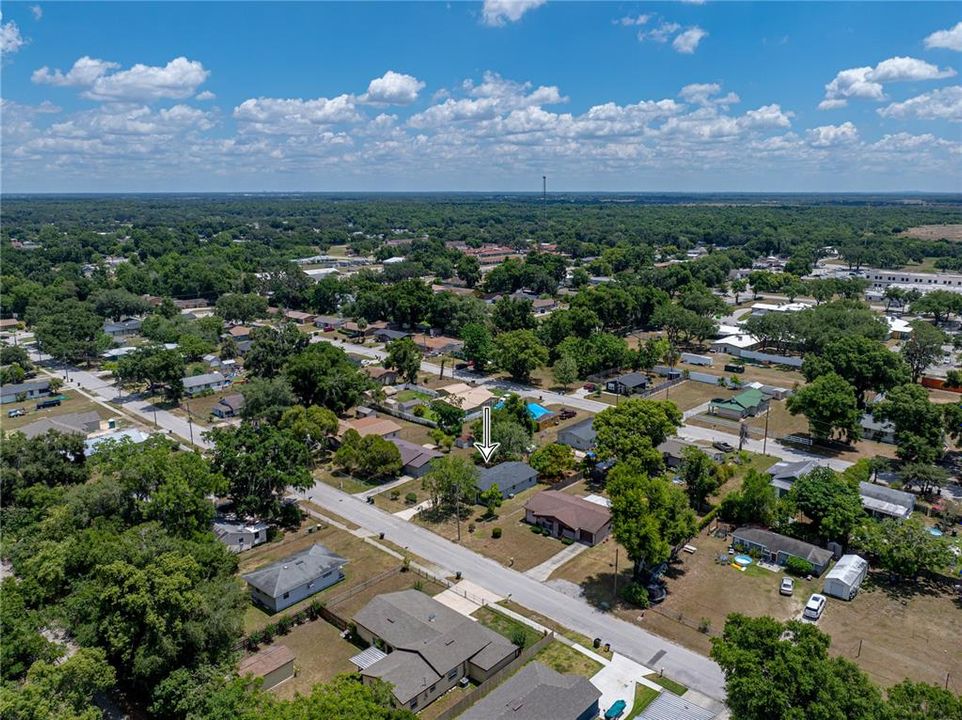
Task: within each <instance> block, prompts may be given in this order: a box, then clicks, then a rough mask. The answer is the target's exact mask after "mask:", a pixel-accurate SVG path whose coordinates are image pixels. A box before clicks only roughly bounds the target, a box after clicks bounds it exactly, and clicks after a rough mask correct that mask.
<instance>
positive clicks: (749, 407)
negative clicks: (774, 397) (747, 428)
mask: <svg viewBox="0 0 962 720" xmlns="http://www.w3.org/2000/svg"><path fill="white" fill-rule="evenodd" d="M770 401H771V398H770V397H768V396H767V395H766V394H765V393H763V392H762V391H761V390H758V389H757V388H748V389H747V390H742V391H741V392H740V393H738V394H737V395H736V396H735V397H733V398H730V399H728V400H722V399H720V398H716V399H714V400H712V401H711V402H710V403H709V404H708V412H709V414H711V415H718V416H720V417H725V418H731V419H733V420H741V419H742V418H746V417H754V416H756V415H759V414H761V413H763V412H765V411H766V410H768V404H769V402H770Z"/></svg>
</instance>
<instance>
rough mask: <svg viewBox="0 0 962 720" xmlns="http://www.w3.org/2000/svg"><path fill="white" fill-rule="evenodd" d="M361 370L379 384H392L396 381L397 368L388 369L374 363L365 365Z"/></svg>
mask: <svg viewBox="0 0 962 720" xmlns="http://www.w3.org/2000/svg"><path fill="white" fill-rule="evenodd" d="M363 372H364V373H365V374H366V375H367V376H368V377H369V378H371V380H374V381H376V382H378V383H380V384H381V385H394V383H396V382H397V370H390V369H388V368H384V367H378V366H376V365H367V366H366V367H364V369H363Z"/></svg>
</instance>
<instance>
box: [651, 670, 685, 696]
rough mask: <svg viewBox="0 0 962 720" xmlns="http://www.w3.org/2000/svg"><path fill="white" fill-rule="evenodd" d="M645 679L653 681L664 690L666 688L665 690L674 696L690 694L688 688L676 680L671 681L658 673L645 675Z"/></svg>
mask: <svg viewBox="0 0 962 720" xmlns="http://www.w3.org/2000/svg"><path fill="white" fill-rule="evenodd" d="M645 679H646V680H651V681H652V682H653V683H656V684H658V685H661V686H662V687H663V688H665V690H667V691H668V692H670V693H672V694H674V695H684V694H685V693H686V692H688V688H686V687H685V686H684V685H682V684H681V683H679V682H675V681H674V680H669V679H668V678H666V677H663V676H662V675H659V674H658V673H652V674H651V675H645Z"/></svg>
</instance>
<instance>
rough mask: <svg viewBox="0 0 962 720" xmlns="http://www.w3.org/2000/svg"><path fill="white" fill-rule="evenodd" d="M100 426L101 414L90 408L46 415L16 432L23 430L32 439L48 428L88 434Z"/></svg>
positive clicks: (43, 433)
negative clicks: (82, 410) (88, 409)
mask: <svg viewBox="0 0 962 720" xmlns="http://www.w3.org/2000/svg"><path fill="white" fill-rule="evenodd" d="M99 427H100V415H99V414H98V413H97V411H96V410H90V411H88V412H83V413H66V414H65V415H54V416H52V417H45V418H43V419H42V420H37V421H36V422H32V423H29V424H27V425H24V426H23V427H19V428H17V429H16V430H15V432H22V433H23V434H24V435H26V436H27V438H28V439H30V438H35V437H37V436H38V435H45V434H46V433H47V431H48V430H56V431H57V432H61V433H78V434H80V435H86V434H87V433H90V432H93V431H94V430H96V429H97V428H99Z"/></svg>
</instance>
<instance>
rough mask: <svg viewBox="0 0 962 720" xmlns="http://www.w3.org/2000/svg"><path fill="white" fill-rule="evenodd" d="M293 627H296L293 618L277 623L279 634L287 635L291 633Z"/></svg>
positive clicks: (286, 618)
mask: <svg viewBox="0 0 962 720" xmlns="http://www.w3.org/2000/svg"><path fill="white" fill-rule="evenodd" d="M292 627H294V620H293V618H290V617H282V618H281V619H280V620H278V621H277V634H278V635H287V633H289V632H290V631H291V628H292Z"/></svg>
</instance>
